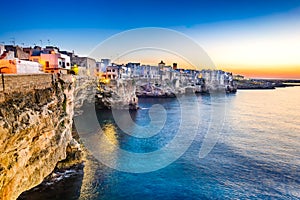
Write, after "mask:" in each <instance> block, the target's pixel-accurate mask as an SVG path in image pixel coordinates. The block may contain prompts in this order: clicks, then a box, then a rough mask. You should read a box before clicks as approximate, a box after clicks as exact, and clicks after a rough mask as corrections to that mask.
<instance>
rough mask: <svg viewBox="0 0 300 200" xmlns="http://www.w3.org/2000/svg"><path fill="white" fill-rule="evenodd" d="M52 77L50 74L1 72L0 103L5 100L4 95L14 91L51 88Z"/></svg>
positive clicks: (23, 91) (24, 91)
mask: <svg viewBox="0 0 300 200" xmlns="http://www.w3.org/2000/svg"><path fill="white" fill-rule="evenodd" d="M53 78H54V75H52V74H24V75H16V74H1V76H0V103H2V102H4V101H5V96H9V95H10V94H12V93H14V92H22V93H28V92H32V91H34V90H35V89H46V88H51V87H52V82H53Z"/></svg>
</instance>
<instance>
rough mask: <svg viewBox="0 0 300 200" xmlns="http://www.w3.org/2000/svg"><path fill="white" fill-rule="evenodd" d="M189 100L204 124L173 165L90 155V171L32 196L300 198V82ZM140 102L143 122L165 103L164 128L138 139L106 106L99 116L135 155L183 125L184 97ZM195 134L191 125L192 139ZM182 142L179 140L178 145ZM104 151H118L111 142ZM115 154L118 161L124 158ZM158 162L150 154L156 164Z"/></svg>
mask: <svg viewBox="0 0 300 200" xmlns="http://www.w3.org/2000/svg"><path fill="white" fill-rule="evenodd" d="M187 98H189V97H187ZM190 98H191V101H195V100H196V101H197V102H198V103H199V107H200V113H199V120H200V119H201V124H200V127H199V129H198V131H197V135H196V137H195V138H194V139H193V142H192V144H191V145H190V147H189V148H188V149H187V151H185V153H184V154H183V155H182V156H181V157H180V158H179V159H177V160H176V161H174V162H173V163H171V164H170V165H168V166H166V167H164V168H162V169H159V170H157V171H153V172H148V173H128V172H121V171H118V170H115V169H112V168H109V167H107V166H105V165H103V164H101V162H99V161H97V159H95V158H93V156H91V155H90V156H88V157H87V159H88V160H87V162H86V163H85V167H84V173H83V175H82V174H80V175H73V177H71V178H68V179H65V180H64V181H63V182H61V183H59V184H57V185H54V186H51V187H50V188H48V189H47V190H43V191H39V190H36V191H32V192H30V193H28V194H27V199H65V200H66V199H122V200H126V199H145V200H146V199H300V87H290V88H280V89H276V90H239V91H238V92H237V94H235V95H227V96H220V97H216V98H212V97H210V96H197V97H190ZM139 104H140V106H141V107H142V109H140V110H138V111H137V112H132V113H131V118H132V120H133V121H134V122H135V123H137V124H138V125H139V126H145V125H147V124H148V123H149V120H150V118H149V108H150V107H151V106H152V105H154V104H160V105H161V106H164V108H165V109H166V114H167V115H166V116H167V117H166V123H165V124H164V127H163V128H162V129H161V131H160V132H159V133H157V134H156V135H154V136H152V137H150V138H146V139H145V138H142V139H141V138H134V137H132V136H129V135H128V134H125V133H124V132H123V131H122V130H121V129H120V128H118V126H117V125H116V124H115V121H114V118H113V116H112V114H111V112H109V111H102V110H101V111H97V115H98V121H99V123H100V125H101V127H102V129H103V131H104V134H105V135H106V136H108V137H109V139H110V140H111V141H112V142H113V143H114V144H115V145H117V146H118V147H120V148H122V149H124V150H127V151H131V152H136V153H146V152H152V151H156V150H159V149H160V148H162V147H164V146H166V145H168V143H169V142H170V141H172V139H173V138H174V137H175V135H176V134H177V130H178V128H179V127H180V121H181V120H180V118H181V117H182V110H181V109H180V103H179V102H178V101H177V100H176V99H140V102H139ZM220 105H223V106H224V107H225V108H226V114H225V115H224V120H223V122H221V121H220V123H219V124H218V126H220V127H221V129H220V130H221V131H220V134H219V137H218V141H217V143H216V145H215V146H214V148H213V149H212V151H211V152H210V153H209V154H208V155H207V156H206V157H204V158H201V159H200V158H199V150H200V148H201V145H202V144H203V140H204V139H205V137H206V136H205V135H206V133H207V130H208V128H209V126H210V124H211V121H212V118H214V115H212V113H213V112H212V110H213V107H214V106H220ZM221 111H222V110H221ZM88 113H89V111H88V108H87V109H86V111H85V114H86V115H84V117H82V118H79V121H82V122H83V123H84V124H85V126H86V128H87V129H88V128H89V126H90V124H89V123H88V122H89V120H88V117H89V114H88ZM215 114H216V113H215ZM217 114H218V113H217ZM223 114H224V113H219V115H220V116H223ZM190 115H191V116H192V115H193V113H192V112H191V113H190ZM191 119H195V118H191ZM124 120H125V121H126V119H124ZM213 125H214V126H216V124H213ZM132 130H133V131H135V130H136V129H135V127H133V129H132ZM137 130H139V129H137ZM94 134H98V133H94ZM136 134H138V133H136ZM189 134H190V132H189V131H187V132H186V137H190V135H189ZM182 145H185V144H182V143H178V145H177V146H176V148H178V149H177V150H180V149H181V148H182ZM103 151H106V152H112V153H113V152H114V151H116V150H115V149H114V148H109V147H106V146H104V147H103ZM174 152H176V149H174ZM109 155H110V154H109ZM111 155H114V154H111ZM111 159H112V160H113V161H115V162H116V163H118V162H119V161H120V160H122V159H123V158H121V157H119V156H111ZM162 159H164V158H162ZM122 162H124V160H122ZM137 164H138V163H137ZM153 164H155V163H152V160H151V159H150V160H149V166H151V165H153Z"/></svg>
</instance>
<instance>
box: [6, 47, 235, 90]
mask: <svg viewBox="0 0 300 200" xmlns="http://www.w3.org/2000/svg"><path fill="white" fill-rule="evenodd" d="M0 73H2V74H3V73H8V74H20V73H64V74H67V73H69V74H75V75H77V74H79V75H97V76H99V77H100V79H101V80H104V81H105V80H106V82H108V81H107V80H114V79H144V80H149V81H153V80H154V81H155V80H160V81H165V80H169V81H174V80H176V81H177V80H178V81H177V82H180V83H186V84H190V85H200V84H204V83H205V84H206V85H208V84H210V85H223V86H226V85H232V84H233V75H232V74H231V73H227V72H224V71H222V70H189V69H180V68H178V66H177V63H173V65H172V66H171V65H166V64H165V63H164V62H163V61H161V62H160V63H158V65H156V66H152V65H143V64H141V63H132V62H130V63H127V64H115V63H111V60H110V59H101V61H100V62H97V61H96V60H95V59H93V58H89V57H79V56H77V55H75V54H74V52H68V51H61V50H60V49H59V48H58V47H55V46H46V47H45V48H42V47H39V46H35V47H33V48H32V47H27V48H26V47H20V46H15V45H0Z"/></svg>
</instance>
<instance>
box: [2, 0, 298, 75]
mask: <svg viewBox="0 0 300 200" xmlns="http://www.w3.org/2000/svg"><path fill="white" fill-rule="evenodd" d="M1 8H2V9H1V12H0V17H1V28H0V29H1V31H0V43H2V44H3V43H4V44H12V41H13V40H14V41H15V43H16V44H18V45H25V46H33V45H34V44H36V45H43V46H45V45H48V44H50V45H57V46H59V47H60V48H61V49H65V50H69V51H72V50H74V51H75V53H77V54H79V55H88V54H89V53H90V52H91V50H92V49H93V48H94V47H95V46H97V45H98V44H99V43H101V42H103V41H104V40H105V39H107V38H109V37H110V36H112V35H114V34H117V33H120V32H122V31H126V30H129V29H134V28H142V27H162V28H169V29H173V30H176V31H179V32H181V33H183V34H186V35H187V36H188V37H190V38H192V39H193V40H194V41H195V42H197V43H198V44H199V45H200V46H201V47H202V48H203V49H204V50H205V51H206V52H207V54H208V55H209V57H210V58H211V59H212V60H213V62H214V63H215V65H216V66H217V68H220V69H224V70H227V71H232V72H233V73H239V74H243V75H246V76H248V77H262V78H291V79H300V1H299V0H231V1H230V0H229V1H225V0H194V1H189V0H186V1H178V0H175V1H159V0H151V1H150V0H144V1H142V0H140V1H138V0H130V1H121V0H111V1H101V0H98V1H90V0H86V1H82V2H81V3H78V2H76V1H68V0H67V1H57V0H52V1H14V3H11V1H5V2H2V3H1ZM164 56H165V57H164ZM164 56H163V55H161V56H157V57H153V61H152V62H153V63H157V62H159V61H160V60H161V59H163V60H166V61H168V60H170V58H167V55H164ZM142 61H143V60H142ZM147 62H151V61H147ZM149 64H152V63H149ZM167 64H171V63H167Z"/></svg>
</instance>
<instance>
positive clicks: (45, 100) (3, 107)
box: [0, 76, 74, 200]
mask: <svg viewBox="0 0 300 200" xmlns="http://www.w3.org/2000/svg"><path fill="white" fill-rule="evenodd" d="M52 79H53V80H52V85H51V87H47V88H44V89H33V90H31V91H26V92H24V91H22V90H20V91H14V92H12V93H6V94H5V100H4V101H2V102H1V103H0V199H3V200H6V199H9V200H10V199H16V198H17V197H18V196H19V195H20V194H21V193H22V192H23V191H26V190H28V189H30V188H32V187H34V186H36V185H38V184H39V183H41V182H42V181H43V179H44V178H45V177H46V176H47V175H48V174H50V173H51V172H52V171H53V169H54V168H55V166H56V164H57V162H58V161H60V160H63V159H65V158H66V149H67V146H68V144H69V143H70V142H71V141H73V138H72V133H71V131H72V118H73V112H74V111H73V94H74V86H73V82H72V80H71V77H68V76H66V77H64V78H61V79H58V78H57V77H55V76H53V77H52ZM71 143H72V142H71Z"/></svg>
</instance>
